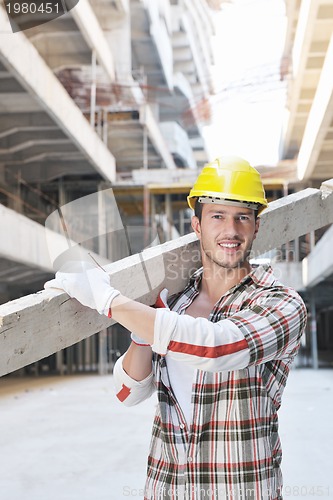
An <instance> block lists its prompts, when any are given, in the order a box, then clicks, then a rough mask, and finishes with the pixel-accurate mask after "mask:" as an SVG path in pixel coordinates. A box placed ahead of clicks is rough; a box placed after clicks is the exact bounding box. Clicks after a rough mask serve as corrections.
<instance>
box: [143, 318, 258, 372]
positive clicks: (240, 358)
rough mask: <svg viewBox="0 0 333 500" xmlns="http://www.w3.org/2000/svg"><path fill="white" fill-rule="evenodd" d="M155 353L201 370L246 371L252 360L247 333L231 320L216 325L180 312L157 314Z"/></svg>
mask: <svg viewBox="0 0 333 500" xmlns="http://www.w3.org/2000/svg"><path fill="white" fill-rule="evenodd" d="M151 347H152V349H153V351H155V352H157V353H159V354H162V355H165V354H166V353H168V356H170V357H172V358H173V359H177V360H181V361H182V362H188V363H190V364H191V365H193V366H194V367H195V368H198V369H199V370H205V371H213V372H215V371H223V370H234V369H236V368H245V367H246V366H247V365H248V364H249V361H250V351H249V347H248V343H247V341H246V339H245V337H244V335H243V333H242V332H241V331H240V330H239V328H237V326H235V325H234V324H233V323H232V322H231V321H229V320H228V319H224V320H221V321H218V322H217V323H212V322H211V321H209V320H208V319H206V318H192V316H188V315H181V316H179V315H178V314H177V313H176V312H173V311H165V310H163V309H159V310H157V311H156V319H155V331H154V343H153V345H152V346H151Z"/></svg>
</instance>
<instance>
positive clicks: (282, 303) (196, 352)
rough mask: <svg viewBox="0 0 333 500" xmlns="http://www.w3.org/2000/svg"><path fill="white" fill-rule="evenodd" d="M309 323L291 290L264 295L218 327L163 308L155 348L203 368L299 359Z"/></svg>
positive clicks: (234, 366)
mask: <svg viewBox="0 0 333 500" xmlns="http://www.w3.org/2000/svg"><path fill="white" fill-rule="evenodd" d="M305 323H306V310H305V307H304V304H303V301H302V300H301V299H300V297H299V296H298V294H296V292H292V291H288V293H286V291H285V290H284V291H279V292H277V291H275V292H274V293H270V292H268V293H267V294H261V295H260V296H258V297H257V298H256V299H255V300H253V301H252V303H251V306H249V307H247V308H244V309H243V310H240V311H239V312H237V313H236V314H234V315H231V316H229V317H228V319H222V320H220V321H217V322H215V323H214V322H211V321H209V320H208V319H206V318H193V317H192V316H189V315H186V314H185V315H178V314H177V313H176V312H172V311H171V312H170V311H165V310H163V309H159V310H157V311H156V319H155V328H154V343H153V345H152V349H153V351H155V352H157V353H159V354H162V355H165V354H166V353H168V356H171V357H172V358H174V359H177V360H181V361H182V362H188V363H190V364H191V365H192V366H194V367H195V368H198V369H200V370H205V371H214V372H215V371H224V370H227V371H228V370H237V369H242V368H245V367H247V366H250V365H253V364H261V363H266V362H268V361H271V360H277V359H285V358H287V357H293V356H294V355H295V354H296V353H297V351H298V347H299V342H300V338H301V335H302V333H303V331H304V328H305Z"/></svg>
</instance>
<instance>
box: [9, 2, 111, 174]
mask: <svg viewBox="0 0 333 500" xmlns="http://www.w3.org/2000/svg"><path fill="white" fill-rule="evenodd" d="M0 56H2V60H3V64H4V65H5V66H6V67H7V69H8V70H9V71H10V73H11V74H13V75H14V76H15V78H17V80H18V81H19V82H20V84H21V85H22V86H23V87H24V88H25V89H26V90H27V91H28V93H29V94H30V95H31V96H33V97H34V98H35V100H36V101H38V102H39V103H40V106H41V107H42V108H43V109H44V110H45V111H46V112H47V114H49V115H50V116H51V117H52V118H53V120H54V121H55V122H56V123H57V124H58V125H59V127H60V128H61V129H62V130H63V131H64V132H65V133H66V134H67V135H68V136H69V137H70V138H71V139H72V141H73V142H74V143H75V145H76V146H77V147H78V148H79V150H80V151H82V152H83V154H84V155H85V157H86V158H87V160H88V161H89V162H90V163H91V164H92V165H93V166H94V168H95V169H96V170H97V171H98V172H99V173H100V174H101V176H102V177H103V178H104V179H106V180H110V181H113V180H115V159H114V156H113V155H112V154H111V153H110V151H109V150H108V149H107V147H106V146H105V144H104V143H103V142H102V140H101V139H100V138H99V137H98V135H97V134H96V133H95V131H94V130H93V129H92V128H91V126H90V125H89V123H88V122H87V120H86V119H85V118H84V116H83V115H82V113H81V111H80V109H79V108H78V107H77V106H76V105H75V104H74V102H73V100H72V99H71V98H70V97H69V95H68V94H67V92H66V90H65V89H64V87H63V86H62V85H61V83H60V82H59V81H58V79H57V78H56V77H55V76H54V75H53V73H52V71H51V70H50V68H49V67H48V66H47V65H46V63H45V62H44V61H43V59H42V58H41V57H40V55H39V54H38V52H37V51H36V49H35V48H34V47H33V45H32V44H31V43H30V42H29V40H28V39H27V38H26V37H25V35H24V34H23V33H15V36H14V35H13V34H12V33H11V29H10V26H9V21H8V18H7V16H6V13H5V11H4V9H3V8H2V7H0ZM31 68H34V70H33V71H31ZM23 109H24V108H23Z"/></svg>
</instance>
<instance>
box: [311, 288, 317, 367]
mask: <svg viewBox="0 0 333 500" xmlns="http://www.w3.org/2000/svg"><path fill="white" fill-rule="evenodd" d="M310 318H311V319H310V335H311V358H312V368H314V369H315V370H317V369H318V346H317V311H316V302H315V297H314V293H313V292H312V293H311V295H310Z"/></svg>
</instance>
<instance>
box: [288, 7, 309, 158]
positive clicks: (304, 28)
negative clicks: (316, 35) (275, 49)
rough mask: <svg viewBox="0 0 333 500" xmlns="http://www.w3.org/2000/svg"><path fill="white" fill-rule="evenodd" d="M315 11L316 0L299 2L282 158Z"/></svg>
mask: <svg viewBox="0 0 333 500" xmlns="http://www.w3.org/2000/svg"><path fill="white" fill-rule="evenodd" d="M317 11H318V0H307V1H303V2H301V8H300V11H299V16H298V21H297V28H296V34H295V41H294V46H293V53H292V60H293V82H292V88H291V96H290V109H289V112H288V113H287V119H286V124H285V130H284V134H283V135H284V137H283V153H282V154H283V156H285V155H286V154H287V152H288V150H289V148H290V143H291V139H292V135H293V130H294V127H295V121H296V117H297V107H298V104H299V99H300V95H301V89H302V85H303V83H304V81H305V78H304V73H305V71H306V61H307V56H308V54H309V52H310V46H311V41H312V36H313V31H314V26H315V22H316V18H317Z"/></svg>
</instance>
